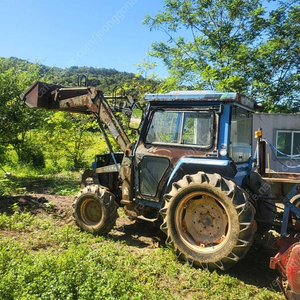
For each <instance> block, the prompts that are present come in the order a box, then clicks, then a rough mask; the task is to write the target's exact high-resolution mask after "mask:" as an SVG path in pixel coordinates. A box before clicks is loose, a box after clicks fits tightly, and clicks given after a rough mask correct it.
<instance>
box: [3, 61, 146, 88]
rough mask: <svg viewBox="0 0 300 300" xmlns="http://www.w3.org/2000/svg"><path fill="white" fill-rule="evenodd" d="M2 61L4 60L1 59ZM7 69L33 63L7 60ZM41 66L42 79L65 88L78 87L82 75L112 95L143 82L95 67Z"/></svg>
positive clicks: (88, 82)
mask: <svg viewBox="0 0 300 300" xmlns="http://www.w3.org/2000/svg"><path fill="white" fill-rule="evenodd" d="M0 59H3V58H1V57H0ZM5 61H6V64H7V67H11V66H14V67H15V66H20V67H21V68H22V69H24V70H25V69H27V67H29V66H30V65H32V64H33V63H31V62H28V61H26V60H22V59H19V58H16V57H10V58H5ZM37 65H38V66H39V73H40V77H41V78H45V80H47V82H49V83H54V84H59V85H63V86H77V85H78V79H79V78H82V83H84V81H85V80H84V78H83V77H82V75H85V76H87V78H88V79H87V84H88V85H91V86H96V87H99V88H101V89H102V90H103V92H104V93H112V92H113V90H114V88H115V87H116V86H117V87H121V86H124V84H126V83H127V84H128V85H129V84H130V83H131V82H132V80H133V78H135V80H138V81H141V82H142V81H143V80H144V78H143V77H137V76H136V75H135V74H134V73H129V72H120V71H118V70H116V69H106V68H94V67H78V66H72V67H70V68H65V69H62V68H58V67H48V66H45V65H42V64H39V63H37Z"/></svg>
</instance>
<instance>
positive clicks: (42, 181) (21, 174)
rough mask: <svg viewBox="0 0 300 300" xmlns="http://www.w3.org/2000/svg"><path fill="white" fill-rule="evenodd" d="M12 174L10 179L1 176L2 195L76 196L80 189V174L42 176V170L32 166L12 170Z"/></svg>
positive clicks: (68, 173)
mask: <svg viewBox="0 0 300 300" xmlns="http://www.w3.org/2000/svg"><path fill="white" fill-rule="evenodd" d="M46 171H47V170H46ZM10 172H11V173H12V174H13V175H12V176H10V177H4V176H0V195H13V194H29V193H36V194H44V193H46V194H54V195H62V196H75V195H76V194H77V193H78V192H79V189H80V174H79V173H78V172H63V173H59V174H54V175H47V174H46V175H40V173H41V171H40V170H35V169H32V168H30V166H27V167H23V168H21V167H19V168H14V169H10Z"/></svg>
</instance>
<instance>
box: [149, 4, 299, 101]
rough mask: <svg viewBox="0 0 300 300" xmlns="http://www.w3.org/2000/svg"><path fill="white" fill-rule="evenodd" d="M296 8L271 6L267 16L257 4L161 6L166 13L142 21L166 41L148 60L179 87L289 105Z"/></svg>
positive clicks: (295, 89)
mask: <svg viewBox="0 0 300 300" xmlns="http://www.w3.org/2000/svg"><path fill="white" fill-rule="evenodd" d="M299 2H300V0H293V1H289V0H288V1H282V2H281V1H272V4H273V5H275V4H276V5H275V7H276V8H275V9H273V10H271V11H270V10H267V8H266V7H264V6H263V5H262V3H263V1H262V0H165V2H164V5H165V10H164V11H163V12H161V13H159V14H157V15H156V16H154V17H152V16H150V15H148V16H146V19H145V21H144V23H145V24H147V25H148V26H149V27H150V29H151V30H162V31H163V32H165V33H166V36H167V39H166V41H162V42H156V43H153V44H152V51H151V52H150V55H153V56H155V57H158V58H161V59H163V61H164V63H165V65H166V66H167V67H168V69H169V71H170V73H171V75H172V76H174V77H175V78H177V79H178V81H179V82H180V83H181V84H182V83H184V84H188V85H190V86H193V87H194V88H201V89H202V88H205V89H216V90H223V91H229V90H231V91H239V92H242V93H245V94H247V95H250V96H254V97H255V98H256V99H259V100H265V101H266V102H268V103H272V104H281V103H282V102H284V103H289V104H290V105H291V103H293V105H294V104H295V98H296V97H297V96H299V80H298V79H299V68H297V66H299V53H300V51H299V33H300V30H299V20H300V18H299V11H300V7H299ZM297 78H298V79H297ZM297 80H298V81H297Z"/></svg>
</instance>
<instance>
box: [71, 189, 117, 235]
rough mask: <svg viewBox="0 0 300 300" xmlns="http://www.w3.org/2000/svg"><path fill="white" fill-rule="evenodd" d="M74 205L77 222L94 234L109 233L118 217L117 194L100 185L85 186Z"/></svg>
mask: <svg viewBox="0 0 300 300" xmlns="http://www.w3.org/2000/svg"><path fill="white" fill-rule="evenodd" d="M73 207H74V218H75V221H76V224H77V225H78V226H79V227H80V228H81V229H82V230H84V231H88V232H91V233H93V234H99V235H105V234H107V233H108V232H109V231H110V230H111V229H112V228H113V227H114V225H115V223H116V219H117V218H118V212H117V209H118V206H117V204H116V201H115V196H114V195H113V194H112V193H110V192H109V191H108V190H107V189H106V188H103V187H101V186H99V185H88V186H86V187H85V188H83V189H82V190H81V191H80V192H79V194H78V195H77V196H76V198H75V201H74V204H73Z"/></svg>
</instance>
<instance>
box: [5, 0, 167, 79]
mask: <svg viewBox="0 0 300 300" xmlns="http://www.w3.org/2000/svg"><path fill="white" fill-rule="evenodd" d="M163 2H164V1H163V0H81V1H79V0H73V1H72V0H51V1H50V0H0V11H1V18H0V41H1V44H0V57H17V58H20V59H25V60H28V61H30V62H38V63H41V64H43V65H46V66H49V67H59V68H68V67H71V66H87V67H94V68H108V69H110V68H112V69H116V70H118V71H124V72H132V73H137V66H136V65H135V64H138V63H140V62H142V61H144V60H148V59H149V61H150V62H157V63H158V64H159V66H158V67H157V68H155V69H154V71H153V72H154V73H156V74H157V75H158V76H159V77H160V78H164V77H166V76H167V75H168V73H167V71H166V68H165V67H164V66H163V63H162V61H160V60H155V59H153V58H151V57H150V56H148V55H147V52H148V51H150V50H151V44H152V43H153V42H159V41H163V40H166V36H165V34H164V33H162V32H160V31H150V28H149V27H148V26H147V25H142V21H143V20H144V18H145V16H146V15H147V14H149V15H151V16H155V15H156V14H157V13H158V12H160V11H163V10H164V9H163Z"/></svg>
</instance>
